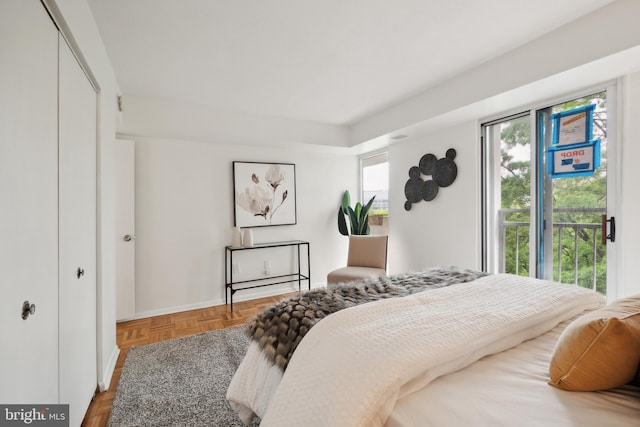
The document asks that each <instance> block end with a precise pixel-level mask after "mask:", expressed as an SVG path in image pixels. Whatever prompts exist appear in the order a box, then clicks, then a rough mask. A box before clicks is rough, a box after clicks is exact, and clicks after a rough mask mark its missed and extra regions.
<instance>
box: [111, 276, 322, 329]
mask: <svg viewBox="0 0 640 427" xmlns="http://www.w3.org/2000/svg"><path fill="white" fill-rule="evenodd" d="M325 286H326V283H316V284H312V285H311V289H316V288H323V287H325ZM297 290H298V287H297V286H295V287H292V286H291V287H276V286H274V287H264V288H257V289H255V290H249V291H246V292H239V293H237V294H236V295H234V297H233V302H234V303H236V302H242V301H249V300H252V299H258V298H264V297H271V296H275V295H281V294H286V293H289V292H296V291H297ZM217 305H224V299H222V298H220V299H215V300H210V301H203V302H199V303H194V304H186V305H180V306H173V307H165V308H160V309H157V310H147V311H141V312H139V313H136V314H135V316H134V317H132V318H130V319H121V320H118V322H127V321H130V320H138V319H145V318H147V317H153V316H162V315H165V314H173V313H179V312H181V311H189V310H198V309H201V308H207V307H214V306H217Z"/></svg>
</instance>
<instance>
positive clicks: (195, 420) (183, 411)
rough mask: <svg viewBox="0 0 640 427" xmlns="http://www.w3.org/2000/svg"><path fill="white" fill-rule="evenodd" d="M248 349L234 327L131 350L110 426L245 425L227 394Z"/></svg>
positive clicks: (240, 330)
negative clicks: (230, 404) (230, 403)
mask: <svg viewBox="0 0 640 427" xmlns="http://www.w3.org/2000/svg"><path fill="white" fill-rule="evenodd" d="M248 345H249V338H248V337H247V335H246V334H245V327H244V326H235V327H232V328H227V329H220V330H216V331H211V332H205V333H202V334H198V335H193V336H188V337H183V338H177V339H173V340H168V341H164V342H160V343H156V344H150V345H145V346H140V347H133V348H131V349H130V350H129V353H128V354H127V358H126V360H125V362H124V366H123V368H122V375H121V377H120V381H119V383H118V388H117V391H116V398H115V400H114V402H113V407H112V410H111V416H110V419H109V426H111V427H124V426H154V427H158V426H220V427H227V426H228V427H232V426H238V427H240V426H243V424H242V422H241V421H240V419H239V418H238V417H237V415H236V414H235V412H233V410H232V409H231V407H230V406H229V403H228V401H227V399H226V398H225V396H226V393H227V387H228V386H229V383H230V382H231V378H232V377H233V374H234V372H235V371H236V369H237V367H238V365H239V364H240V362H241V361H242V358H243V357H244V355H245V353H246V350H247V347H248ZM255 422H256V424H257V423H258V420H257V419H256V420H255Z"/></svg>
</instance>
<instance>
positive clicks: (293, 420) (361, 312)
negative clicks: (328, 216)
mask: <svg viewBox="0 0 640 427" xmlns="http://www.w3.org/2000/svg"><path fill="white" fill-rule="evenodd" d="M603 304H604V299H603V297H602V296H600V295H598V294H596V293H595V292H592V291H588V290H585V289H583V288H579V287H576V286H571V285H559V284H555V283H552V282H546V281H541V280H535V279H529V278H521V277H517V276H512V275H494V276H487V277H484V278H481V279H478V280H476V281H474V282H470V283H465V284H459V285H455V286H451V287H447V288H441V289H434V290H429V291H426V292H421V293H418V294H414V295H411V296H408V297H404V298H393V299H388V300H383V301H379V302H375V303H370V304H364V305H361V306H357V307H353V308H350V309H346V310H343V311H340V312H337V313H334V314H332V315H331V316H329V317H327V318H326V319H323V320H322V321H321V322H319V323H318V324H317V325H315V326H314V328H313V329H311V331H310V332H309V333H308V334H307V335H306V336H305V338H304V340H302V342H301V343H300V345H299V346H298V348H297V349H296V352H295V354H294V356H293V357H292V359H291V361H290V363H289V365H288V368H287V371H286V372H285V374H284V375H283V377H282V379H281V381H280V383H279V385H278V386H277V388H275V393H274V394H273V396H272V397H271V396H269V397H271V398H270V399H269V398H267V399H266V400H265V396H260V399H261V400H263V404H265V403H266V405H268V406H266V411H265V412H264V414H262V413H261V412H262V411H256V412H257V413H258V415H263V417H262V423H261V426H262V427H269V426H278V427H281V426H300V425H305V426H337V425H339V426H345V427H347V426H367V427H369V426H381V425H383V424H384V423H385V421H386V420H387V418H388V416H389V414H390V413H391V411H392V410H393V407H394V405H395V403H396V401H397V400H398V399H400V398H402V397H404V396H406V395H408V394H410V393H412V392H414V391H416V390H419V389H421V388H423V387H424V386H426V385H427V384H428V383H429V382H431V381H432V380H433V379H435V378H437V377H439V376H441V375H444V374H447V373H450V372H453V371H456V370H458V369H461V368H463V367H465V366H467V365H469V364H471V363H473V362H474V361H476V360H478V359H480V358H481V357H484V356H485V355H488V354H493V353H497V352H500V351H503V350H505V349H508V348H511V347H513V346H515V345H517V344H519V343H521V342H522V341H524V340H527V339H530V338H533V337H536V336H538V335H540V334H542V333H544V332H546V331H548V330H549V329H551V328H553V327H554V326H555V325H556V324H558V323H559V322H561V321H563V320H567V319H569V318H571V317H573V316H575V315H577V314H579V313H581V312H582V311H584V310H589V309H595V308H598V307H600V306H602V305H603ZM243 364H244V362H243ZM251 372H252V369H251V367H248V366H245V367H244V368H243V367H242V366H241V367H240V368H239V369H238V372H237V373H236V376H237V377H239V378H236V377H234V379H233V381H232V384H231V386H230V388H229V392H228V397H229V399H230V400H231V401H232V402H233V401H236V402H237V401H241V403H242V404H243V405H245V406H248V407H249V408H252V406H253V405H252V403H251V401H248V400H246V398H244V397H240V396H238V397H234V395H237V394H242V391H239V390H238V389H237V384H241V387H240V388H243V387H244V388H246V386H247V384H248V383H250V381H247V379H246V378H242V377H246V376H247V375H251V374H250V373H251ZM253 372H254V373H255V371H253ZM234 383H235V384H236V385H234ZM252 409H253V408H252ZM263 409H264V408H263ZM254 410H255V409H254Z"/></svg>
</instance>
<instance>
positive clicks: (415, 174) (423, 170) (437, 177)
mask: <svg viewBox="0 0 640 427" xmlns="http://www.w3.org/2000/svg"><path fill="white" fill-rule="evenodd" d="M455 158H456V150H454V149H453V148H450V149H448V150H447V153H446V155H445V157H443V158H441V159H438V158H437V157H436V156H435V155H433V154H425V155H424V156H422V158H421V159H420V163H419V164H418V166H412V167H411V168H410V169H409V180H408V181H407V183H406V184H405V185H404V196H405V197H406V198H407V201H406V202H404V208H405V210H407V211H408V210H411V205H412V204H413V203H418V202H419V201H421V200H424V201H425V202H430V201H431V200H433V199H435V198H436V196H437V195H438V189H439V188H440V187H448V186H450V185H451V184H453V181H455V180H456V176H458V167H457V166H456V162H454V159H455ZM422 175H430V176H431V179H428V180H426V181H425V180H423V179H422Z"/></svg>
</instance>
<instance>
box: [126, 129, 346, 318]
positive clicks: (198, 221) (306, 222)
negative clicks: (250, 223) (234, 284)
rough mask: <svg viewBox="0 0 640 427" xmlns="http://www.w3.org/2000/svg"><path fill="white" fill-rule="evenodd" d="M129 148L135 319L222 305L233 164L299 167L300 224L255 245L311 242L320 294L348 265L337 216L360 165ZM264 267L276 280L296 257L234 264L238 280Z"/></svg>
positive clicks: (274, 154) (139, 145)
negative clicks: (331, 275) (132, 154)
mask: <svg viewBox="0 0 640 427" xmlns="http://www.w3.org/2000/svg"><path fill="white" fill-rule="evenodd" d="M128 138H129V139H133V140H135V141H136V315H137V317H145V316H149V315H154V314H159V313H168V312H172V311H177V310H184V309H191V308H196V307H206V306H211V305H218V304H224V246H226V245H229V244H230V243H231V231H232V227H233V191H232V186H233V180H232V162H233V161H234V160H236V161H264V162H283V163H294V164H295V165H296V194H297V224H296V225H286V226H274V227H259V228H254V229H253V230H254V240H255V241H256V242H270V241H283V240H295V239H300V240H307V241H309V242H310V243H311V246H310V252H311V279H312V280H311V282H312V286H313V285H317V286H319V285H322V284H323V283H324V282H326V274H327V272H328V271H330V270H332V269H335V268H337V267H340V266H343V265H344V262H345V260H346V251H347V240H346V238H344V237H343V236H341V235H340V234H339V233H338V230H337V223H336V216H337V209H338V206H339V204H340V201H341V197H342V193H343V192H344V190H346V189H348V190H350V191H351V192H352V193H353V194H356V189H357V179H358V161H357V157H356V156H354V155H336V154H328V153H324V152H321V151H317V150H316V151H310V150H306V149H305V148H304V147H303V148H298V149H295V150H291V149H281V148H264V147H256V146H242V145H234V144H220V143H215V142H196V141H185V140H168V139H159V138H140V137H128ZM243 256H244V255H243ZM266 257H268V258H269V259H271V261H272V264H273V265H272V272H273V274H276V272H278V271H282V272H283V273H286V272H288V271H285V270H286V269H287V268H288V267H290V264H291V258H290V256H288V255H285V254H283V253H282V252H270V251H268V250H261V251H255V250H254V251H252V257H246V258H242V259H240V258H237V259H238V260H239V262H240V263H241V269H242V274H241V275H240V276H239V277H238V279H243V278H251V276H252V275H253V274H257V276H254V277H260V274H261V269H262V267H263V261H264V259H265V258H266ZM285 257H286V259H282V258H285ZM251 258H253V259H251ZM303 258H306V255H305V254H304V252H303ZM305 285H306V283H305ZM294 289H296V290H297V285H296V286H295V288H294V286H293V285H290V284H285V285H276V286H273V287H264V288H259V289H254V290H248V291H243V292H238V293H236V294H235V297H234V301H241V300H243V299H249V298H255V297H257V296H261V295H269V294H276V293H283V292H288V291H292V290H294Z"/></svg>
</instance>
